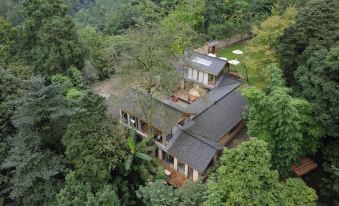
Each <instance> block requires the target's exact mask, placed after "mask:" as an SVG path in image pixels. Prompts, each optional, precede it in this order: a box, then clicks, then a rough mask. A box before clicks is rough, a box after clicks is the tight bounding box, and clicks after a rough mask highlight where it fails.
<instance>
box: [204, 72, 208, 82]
mask: <svg viewBox="0 0 339 206" xmlns="http://www.w3.org/2000/svg"><path fill="white" fill-rule="evenodd" d="M203 83H204V84H206V85H208V73H204V81H203Z"/></svg>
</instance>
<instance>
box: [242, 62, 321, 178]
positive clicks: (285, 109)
mask: <svg viewBox="0 0 339 206" xmlns="http://www.w3.org/2000/svg"><path fill="white" fill-rule="evenodd" d="M268 71H269V82H268V87H267V88H266V92H262V91H260V90H259V89H257V88H254V87H249V88H246V89H244V91H243V93H244V95H245V96H246V97H247V99H248V100H249V111H248V114H247V117H246V118H247V123H246V125H247V127H248V132H249V134H250V135H251V136H254V137H258V138H259V139H262V140H265V141H267V142H268V145H269V151H270V152H271V154H272V163H273V166H274V168H275V169H277V170H278V171H279V173H280V174H281V175H282V176H286V175H287V174H288V172H289V171H290V170H291V166H292V163H296V162H298V161H299V158H300V157H301V156H302V155H306V154H312V153H314V152H315V151H316V149H317V147H318V144H319V139H320V138H321V137H322V136H323V131H322V129H321V127H320V126H319V124H318V122H317V121H316V120H315V117H314V112H313V108H312V106H311V105H310V103H308V102H307V101H305V100H302V99H297V98H292V97H291V96H290V95H289V94H288V92H289V90H288V89H287V88H286V87H285V86H284V81H283V79H282V72H281V70H280V69H279V68H278V67H277V66H276V65H270V66H269V67H268Z"/></svg>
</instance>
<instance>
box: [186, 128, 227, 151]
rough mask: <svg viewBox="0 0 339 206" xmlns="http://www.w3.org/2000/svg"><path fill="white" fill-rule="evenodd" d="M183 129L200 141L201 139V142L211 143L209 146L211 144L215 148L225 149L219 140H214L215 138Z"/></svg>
mask: <svg viewBox="0 0 339 206" xmlns="http://www.w3.org/2000/svg"><path fill="white" fill-rule="evenodd" d="M181 131H182V132H184V133H186V134H188V135H190V136H191V137H193V138H196V139H198V140H199V141H201V142H203V143H205V144H207V145H209V146H211V147H213V148H215V149H223V146H222V145H220V144H219V143H218V142H214V141H213V140H211V139H209V138H208V137H204V136H202V135H198V134H194V133H192V132H190V131H187V130H181Z"/></svg>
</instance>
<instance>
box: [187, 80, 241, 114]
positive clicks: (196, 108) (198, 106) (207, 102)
mask: <svg viewBox="0 0 339 206" xmlns="http://www.w3.org/2000/svg"><path fill="white" fill-rule="evenodd" d="M240 84H241V83H239V82H236V84H232V85H228V86H223V87H217V88H214V89H212V90H211V91H209V92H208V93H207V94H206V95H205V96H204V97H201V98H199V99H198V100H196V101H195V102H193V103H191V104H190V105H189V106H188V107H187V108H186V112H187V113H195V114H199V113H201V112H203V111H204V110H205V109H207V108H209V107H210V106H212V105H213V104H214V103H215V102H217V101H219V100H220V99H221V98H223V97H224V96H226V95H227V94H229V93H231V92H232V91H233V90H234V89H236V88H237V87H239V86H240Z"/></svg>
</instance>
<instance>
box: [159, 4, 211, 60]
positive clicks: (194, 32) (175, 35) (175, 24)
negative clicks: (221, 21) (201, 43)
mask: <svg viewBox="0 0 339 206" xmlns="http://www.w3.org/2000/svg"><path fill="white" fill-rule="evenodd" d="M203 14H204V1H203V0H183V1H180V2H179V3H178V5H177V6H176V7H175V9H173V10H172V11H171V12H169V14H168V15H167V16H166V17H164V18H163V19H162V20H161V22H160V25H161V28H162V29H164V30H165V31H164V32H162V33H167V34H168V35H169V36H168V37H167V38H168V40H167V41H168V42H169V43H170V47H171V50H172V52H174V53H181V54H182V53H183V52H184V51H185V50H186V49H188V48H191V47H192V45H193V44H194V43H193V42H195V41H198V40H199V35H198V32H201V31H203V26H204V16H203ZM166 46H167V45H166Z"/></svg>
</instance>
